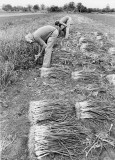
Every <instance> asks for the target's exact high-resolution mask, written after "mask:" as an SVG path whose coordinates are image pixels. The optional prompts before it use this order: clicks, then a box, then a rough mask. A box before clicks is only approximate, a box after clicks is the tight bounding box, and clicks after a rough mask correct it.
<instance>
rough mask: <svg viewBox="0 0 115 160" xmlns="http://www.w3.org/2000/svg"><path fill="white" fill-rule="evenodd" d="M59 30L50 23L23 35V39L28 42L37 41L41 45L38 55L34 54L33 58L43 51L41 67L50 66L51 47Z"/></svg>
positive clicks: (36, 57)
mask: <svg viewBox="0 0 115 160" xmlns="http://www.w3.org/2000/svg"><path fill="white" fill-rule="evenodd" d="M58 34H59V31H58V30H57V29H56V28H55V27H53V26H50V25H47V26H43V27H41V28H39V29H37V30H36V31H35V32H33V33H32V34H31V33H29V34H28V35H26V36H25V39H26V41H27V42H29V43H34V42H37V43H38V44H39V45H40V46H41V47H42V49H41V51H40V52H39V53H38V55H35V60H37V59H38V58H39V57H40V56H41V55H42V54H43V52H44V51H45V55H44V60H43V65H42V67H43V68H49V67H50V61H51V55H52V48H53V46H54V43H55V41H56V39H57V37H58Z"/></svg>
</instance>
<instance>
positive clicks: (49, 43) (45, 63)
mask: <svg viewBox="0 0 115 160" xmlns="http://www.w3.org/2000/svg"><path fill="white" fill-rule="evenodd" d="M57 36H58V30H55V31H54V32H53V33H52V35H51V36H50V37H49V38H48V41H47V47H46V49H45V55H44V60H43V67H45V68H49V67H50V61H51V55H52V48H53V46H54V43H55V41H56V39H57Z"/></svg>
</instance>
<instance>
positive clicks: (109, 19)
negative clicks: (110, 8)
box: [85, 14, 115, 27]
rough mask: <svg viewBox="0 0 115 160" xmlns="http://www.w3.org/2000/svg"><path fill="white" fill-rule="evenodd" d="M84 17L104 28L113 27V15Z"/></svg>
mask: <svg viewBox="0 0 115 160" xmlns="http://www.w3.org/2000/svg"><path fill="white" fill-rule="evenodd" d="M85 16H87V17H88V18H91V19H92V20H94V21H97V22H101V23H103V24H104V25H105V26H110V27H115V14H85Z"/></svg>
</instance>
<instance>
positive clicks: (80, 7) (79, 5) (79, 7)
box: [77, 3, 83, 12]
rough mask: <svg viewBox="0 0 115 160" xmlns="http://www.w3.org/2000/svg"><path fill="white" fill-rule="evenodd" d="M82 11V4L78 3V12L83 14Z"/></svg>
mask: <svg viewBox="0 0 115 160" xmlns="http://www.w3.org/2000/svg"><path fill="white" fill-rule="evenodd" d="M82 9H83V5H82V3H78V4H77V10H78V12H82Z"/></svg>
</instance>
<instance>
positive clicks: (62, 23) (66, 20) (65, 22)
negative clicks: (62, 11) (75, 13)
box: [55, 16, 72, 39]
mask: <svg viewBox="0 0 115 160" xmlns="http://www.w3.org/2000/svg"><path fill="white" fill-rule="evenodd" d="M71 22H72V19H71V17H69V16H65V17H63V18H61V19H60V20H57V21H56V22H55V25H57V26H59V28H61V30H62V31H64V32H65V38H66V39H68V37H69V30H70V25H71Z"/></svg>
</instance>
